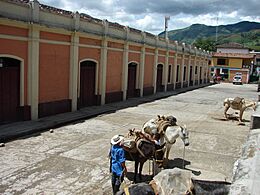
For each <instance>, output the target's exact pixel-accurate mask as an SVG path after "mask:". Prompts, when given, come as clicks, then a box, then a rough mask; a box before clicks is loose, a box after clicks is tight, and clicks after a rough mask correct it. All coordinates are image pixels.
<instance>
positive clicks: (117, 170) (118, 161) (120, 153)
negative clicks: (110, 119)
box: [110, 135, 127, 194]
mask: <svg viewBox="0 0 260 195" xmlns="http://www.w3.org/2000/svg"><path fill="white" fill-rule="evenodd" d="M123 139H124V137H123V136H122V135H115V136H114V137H112V139H111V145H112V146H111V150H110V163H111V164H110V166H111V167H110V170H111V173H112V178H111V181H112V188H113V194H116V193H117V192H118V191H119V188H120V185H121V183H122V182H123V180H124V174H125V175H126V173H127V168H126V166H125V160H126V159H125V151H124V149H123V147H122V141H123Z"/></svg>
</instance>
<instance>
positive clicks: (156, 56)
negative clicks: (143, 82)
mask: <svg viewBox="0 0 260 195" xmlns="http://www.w3.org/2000/svg"><path fill="white" fill-rule="evenodd" d="M157 65H158V48H156V49H155V55H154V66H153V87H154V88H153V93H156V80H157Z"/></svg>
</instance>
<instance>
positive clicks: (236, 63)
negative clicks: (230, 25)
mask: <svg viewBox="0 0 260 195" xmlns="http://www.w3.org/2000/svg"><path fill="white" fill-rule="evenodd" d="M253 58H254V56H253V55H252V54H250V53H249V49H248V48H246V47H244V46H243V45H241V44H238V43H228V44H223V45H219V46H217V52H215V53H213V55H212V62H211V66H212V67H211V73H212V74H215V75H216V76H221V78H222V79H223V80H224V81H227V82H232V80H233V77H234V76H235V75H236V74H238V73H239V74H241V75H242V82H243V83H248V82H249V76H250V67H251V63H252V60H253Z"/></svg>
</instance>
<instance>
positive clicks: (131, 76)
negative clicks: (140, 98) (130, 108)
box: [127, 63, 137, 98]
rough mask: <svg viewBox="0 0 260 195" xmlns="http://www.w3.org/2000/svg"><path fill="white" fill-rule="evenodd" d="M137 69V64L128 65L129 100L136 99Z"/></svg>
mask: <svg viewBox="0 0 260 195" xmlns="http://www.w3.org/2000/svg"><path fill="white" fill-rule="evenodd" d="M136 68H137V64H135V63H130V64H129V65H128V81H127V98H132V97H135V91H136V87H135V84H136Z"/></svg>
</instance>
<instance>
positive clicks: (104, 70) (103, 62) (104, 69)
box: [100, 37, 107, 105]
mask: <svg viewBox="0 0 260 195" xmlns="http://www.w3.org/2000/svg"><path fill="white" fill-rule="evenodd" d="M100 58H101V59H100V62H101V65H100V67H101V68H100V74H101V77H100V78H101V82H100V84H101V86H100V89H101V105H104V104H105V102H106V82H107V80H106V75H107V39H106V38H105V37H104V38H103V40H102V47H101V57H100Z"/></svg>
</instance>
